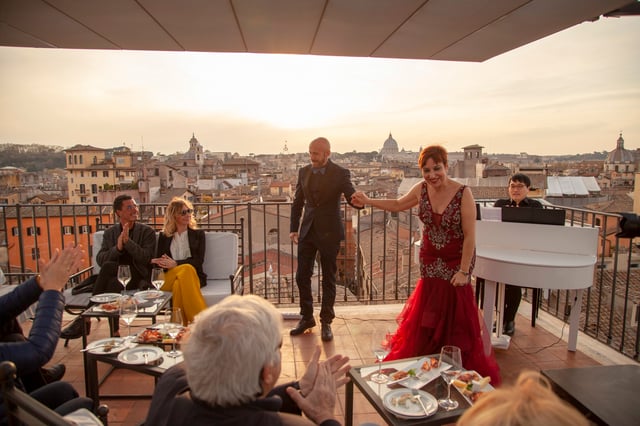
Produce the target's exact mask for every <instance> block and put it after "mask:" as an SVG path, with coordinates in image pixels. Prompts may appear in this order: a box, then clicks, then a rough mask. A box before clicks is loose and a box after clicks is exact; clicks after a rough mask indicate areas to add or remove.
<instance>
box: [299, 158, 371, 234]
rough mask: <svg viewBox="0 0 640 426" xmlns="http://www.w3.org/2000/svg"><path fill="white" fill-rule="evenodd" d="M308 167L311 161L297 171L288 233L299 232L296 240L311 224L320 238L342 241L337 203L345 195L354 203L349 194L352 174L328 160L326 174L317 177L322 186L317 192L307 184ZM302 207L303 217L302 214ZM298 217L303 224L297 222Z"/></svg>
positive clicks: (309, 173)
mask: <svg viewBox="0 0 640 426" xmlns="http://www.w3.org/2000/svg"><path fill="white" fill-rule="evenodd" d="M311 169H312V167H311V164H308V165H306V166H305V167H302V168H301V169H300V170H299V172H298V182H297V183H296V191H295V195H294V198H293V204H292V205H291V226H290V232H298V233H299V239H300V240H304V238H305V237H306V236H307V234H308V233H309V230H310V229H311V227H312V226H313V228H314V230H315V231H316V233H317V234H318V235H320V236H321V238H322V239H323V240H324V239H325V238H326V239H328V240H333V241H335V239H338V241H341V240H344V224H343V223H342V215H341V211H340V204H341V201H342V195H344V196H345V198H346V200H347V202H348V203H349V204H350V205H351V206H353V204H351V196H352V195H353V193H354V192H356V190H355V188H354V187H353V184H352V183H351V173H350V172H349V170H348V169H345V168H344V167H341V166H339V165H337V164H335V163H334V162H332V161H331V160H328V162H327V165H326V171H325V174H324V175H323V176H322V177H321V178H320V179H321V185H320V186H319V190H318V191H317V193H316V194H317V195H316V194H314V193H313V192H312V191H311V188H310V186H309V181H310V180H311V175H312V171H311ZM353 207H354V208H360V207H356V206H353ZM303 208H304V217H303V215H302V212H303ZM301 218H302V224H301V223H300V219H301Z"/></svg>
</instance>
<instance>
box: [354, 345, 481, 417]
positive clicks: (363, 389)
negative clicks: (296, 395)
mask: <svg viewBox="0 0 640 426" xmlns="http://www.w3.org/2000/svg"><path fill="white" fill-rule="evenodd" d="M438 357H439V355H428V356H426V357H414V358H406V359H401V360H394V361H387V362H383V363H382V364H381V365H380V366H379V364H377V363H376V364H370V365H361V366H357V367H352V368H351V369H350V370H349V371H348V372H347V376H348V377H349V379H350V380H349V382H348V383H347V384H346V385H345V419H344V423H345V426H352V425H353V406H354V390H355V389H356V388H357V389H358V391H359V392H360V393H361V394H362V395H363V396H364V398H365V399H366V400H367V401H368V402H369V404H371V406H372V407H373V408H374V409H375V410H376V412H377V413H378V414H379V415H380V417H382V419H384V421H385V422H386V423H387V424H389V425H398V426H405V425H418V424H419V425H434V426H435V425H443V424H449V423H455V422H456V420H457V419H458V418H459V417H460V416H461V415H462V414H463V413H464V412H465V411H466V410H467V409H468V408H469V407H471V402H470V401H469V400H467V398H465V397H464V396H463V395H462V394H461V393H460V392H459V391H458V390H457V388H456V387H455V386H451V398H452V399H453V400H455V401H457V402H458V407H457V408H456V409H453V410H450V411H445V410H443V409H442V408H440V407H438V408H437V410H436V411H435V412H434V413H433V414H431V415H429V416H422V417H415V418H405V417H402V416H398V415H397V414H396V413H393V412H392V411H390V410H389V409H388V400H389V398H388V394H390V393H391V392H397V391H396V390H398V389H403V388H405V387H404V386H403V385H402V384H401V383H391V384H388V383H380V384H379V383H375V382H373V381H372V380H371V376H372V374H374V373H377V371H378V368H379V367H380V368H381V370H382V371H383V372H385V373H387V374H393V372H396V371H399V370H407V369H412V368H410V367H413V366H418V365H419V364H421V363H422V362H423V360H425V359H427V360H428V359H431V358H436V359H437V358H438ZM416 368H419V367H416ZM431 377H433V379H432V380H430V381H429V382H428V383H426V384H424V385H422V386H420V385H421V384H422V383H421V382H420V383H417V385H416V386H411V388H417V390H420V391H423V392H426V393H427V394H429V395H430V396H432V397H433V398H435V399H436V400H437V399H440V398H443V397H446V395H447V385H446V383H445V382H444V379H442V378H441V377H440V373H439V372H437V374H436V375H435V376H431ZM392 382H393V380H392ZM417 386H420V387H417ZM411 388H406V389H407V392H411ZM385 397H387V406H386V405H385V402H384V401H385Z"/></svg>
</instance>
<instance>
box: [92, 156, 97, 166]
mask: <svg viewBox="0 0 640 426" xmlns="http://www.w3.org/2000/svg"><path fill="white" fill-rule="evenodd" d="M93 164H98V157H96V156H94V157H93Z"/></svg>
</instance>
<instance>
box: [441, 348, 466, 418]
mask: <svg viewBox="0 0 640 426" xmlns="http://www.w3.org/2000/svg"><path fill="white" fill-rule="evenodd" d="M443 363H447V364H449V365H450V366H451V368H448V369H446V370H442V367H444V366H443V365H442V364H443ZM438 368H440V369H441V370H440V375H441V376H442V378H443V379H444V381H445V382H446V383H447V397H446V398H445V399H439V400H438V405H440V407H442V408H443V409H444V410H445V411H449V410H454V409H456V408H458V401H455V400H453V399H451V383H453V381H454V380H455V378H456V377H458V375H460V373H461V372H462V354H461V353H460V348H459V347H457V346H443V347H442V349H441V350H440V360H439V361H438Z"/></svg>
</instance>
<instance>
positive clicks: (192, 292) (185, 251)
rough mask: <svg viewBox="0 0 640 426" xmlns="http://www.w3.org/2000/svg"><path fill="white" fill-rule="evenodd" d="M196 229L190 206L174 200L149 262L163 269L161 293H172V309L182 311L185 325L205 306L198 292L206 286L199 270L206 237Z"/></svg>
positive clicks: (203, 276)
mask: <svg viewBox="0 0 640 426" xmlns="http://www.w3.org/2000/svg"><path fill="white" fill-rule="evenodd" d="M196 227H197V225H196V220H195V217H194V216H193V204H191V203H190V202H189V201H187V200H185V199H183V198H178V197H174V198H173V199H172V200H171V201H170V202H169V205H168V206H167V212H166V214H165V217H164V227H163V229H162V232H161V233H160V235H159V236H158V247H157V249H156V257H155V258H154V259H151V263H152V264H154V265H156V266H158V267H160V268H163V269H164V270H165V274H164V284H163V285H162V288H161V290H163V291H170V292H171V293H172V296H173V297H172V300H171V303H172V306H174V307H176V308H180V309H182V312H184V317H183V322H184V324H185V325H186V324H189V323H191V322H192V321H193V319H194V318H195V316H196V315H197V314H198V313H199V312H201V311H203V310H204V309H205V308H206V307H207V303H206V302H205V300H204V297H202V293H201V292H200V288H201V287H204V286H205V285H207V274H205V273H204V271H203V269H202V264H203V263H204V252H205V249H206V246H205V235H204V231H203V230H201V229H196Z"/></svg>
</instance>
